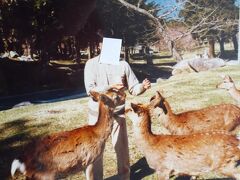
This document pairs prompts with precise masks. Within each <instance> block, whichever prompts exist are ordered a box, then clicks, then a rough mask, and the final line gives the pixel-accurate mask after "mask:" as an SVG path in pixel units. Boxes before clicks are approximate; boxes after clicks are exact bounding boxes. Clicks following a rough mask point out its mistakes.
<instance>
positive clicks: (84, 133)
mask: <svg viewBox="0 0 240 180" xmlns="http://www.w3.org/2000/svg"><path fill="white" fill-rule="evenodd" d="M90 95H91V96H92V98H93V100H94V101H98V102H99V116H98V121H97V123H96V124H95V125H85V126H82V127H79V128H77V129H73V130H70V131H64V132H58V133H55V134H52V135H48V136H45V137H43V138H40V139H37V140H36V141H33V142H31V143H30V144H29V145H27V147H26V149H25V150H24V153H23V155H22V156H20V158H19V159H14V160H13V162H12V165H11V175H12V176H14V174H15V172H16V171H17V170H19V171H20V172H21V173H22V174H24V175H25V176H26V177H27V178H29V179H36V180H54V179H58V178H62V177H66V176H67V175H69V174H73V173H77V172H79V171H82V170H85V169H86V167H87V166H88V165H90V164H92V163H93V162H95V161H96V160H97V159H98V158H99V157H100V155H101V154H102V153H103V150H104V146H105V142H106V140H107V138H108V137H109V135H110V134H111V131H112V126H113V118H112V116H113V111H114V108H115V107H116V106H118V105H119V104H123V103H124V101H125V97H126V94H125V93H124V91H121V90H117V89H115V88H112V89H110V90H108V91H107V92H106V93H98V92H94V91H91V92H90Z"/></svg>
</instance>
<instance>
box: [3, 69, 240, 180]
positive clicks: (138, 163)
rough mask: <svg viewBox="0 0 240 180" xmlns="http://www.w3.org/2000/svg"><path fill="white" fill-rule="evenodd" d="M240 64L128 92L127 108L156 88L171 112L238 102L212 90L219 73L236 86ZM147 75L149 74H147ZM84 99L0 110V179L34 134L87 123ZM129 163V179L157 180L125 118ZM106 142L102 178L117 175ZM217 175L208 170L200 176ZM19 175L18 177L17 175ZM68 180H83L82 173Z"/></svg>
mask: <svg viewBox="0 0 240 180" xmlns="http://www.w3.org/2000/svg"><path fill="white" fill-rule="evenodd" d="M239 72H240V66H239V65H238V66H226V67H223V68H218V69H215V70H211V71H208V72H200V73H190V74H182V75H178V76H173V77H171V78H169V79H167V80H163V81H161V82H159V83H158V84H155V85H153V87H152V88H151V89H150V90H148V91H147V92H145V93H144V94H143V95H140V96H137V97H134V96H131V95H128V96H127V106H129V103H130V102H143V103H144V102H148V101H149V99H150V97H151V96H153V95H154V94H155V92H156V90H161V91H162V93H163V95H164V97H166V99H167V100H168V101H169V103H170V105H171V107H172V109H173V111H174V112H175V113H180V112H184V111H188V110H193V109H199V108H203V107H207V106H210V105H216V104H220V103H233V104H236V102H235V101H234V100H233V99H232V98H231V97H230V95H229V94H228V93H227V92H226V91H225V90H221V89H216V84H217V83H219V82H221V78H220V76H219V75H220V74H228V75H230V76H231V77H232V78H233V80H234V81H235V82H236V86H237V87H238V88H240V73H239ZM150 74H151V73H150ZM87 101H88V98H81V99H75V100H68V101H62V102H56V103H47V104H40V105H30V106H25V107H19V108H14V109H10V110H6V111H0V130H1V134H0V179H10V178H8V177H9V173H10V164H11V161H12V159H13V158H14V157H17V156H18V154H19V153H21V152H22V150H23V147H24V145H25V144H26V143H27V142H29V141H30V140H31V139H32V138H36V137H39V136H43V135H46V134H49V133H53V132H58V131H63V130H71V129H74V128H77V127H79V126H82V125H84V124H86V123H87ZM127 125H128V137H129V150H130V162H131V165H132V174H133V178H132V179H134V180H135V179H136V180H137V179H141V178H142V179H145V180H150V179H156V174H154V172H152V171H151V170H150V169H148V167H147V165H146V162H145V161H144V159H143V155H142V154H141V152H139V151H138V149H137V148H136V145H135V141H134V139H133V132H132V128H131V127H132V126H131V122H130V120H127ZM152 129H153V132H154V133H165V132H166V131H165V130H164V128H162V126H161V123H160V122H159V121H158V120H153V124H152ZM110 141H111V140H110V139H109V140H108V142H107V144H106V148H105V153H104V176H105V178H107V179H108V180H113V179H116V178H115V177H114V175H116V173H117V172H116V158H115V154H114V151H113V148H112V147H111V143H110ZM214 177H217V176H216V175H214V174H208V175H206V176H204V177H203V178H204V179H205V178H214ZM18 179H22V178H21V177H18ZM68 179H81V180H82V179H85V177H84V174H83V173H82V172H80V173H79V174H75V175H73V176H70V177H68Z"/></svg>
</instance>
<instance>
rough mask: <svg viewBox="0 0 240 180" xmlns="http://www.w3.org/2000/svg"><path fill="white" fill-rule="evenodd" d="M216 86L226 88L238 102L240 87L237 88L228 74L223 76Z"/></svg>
mask: <svg viewBox="0 0 240 180" xmlns="http://www.w3.org/2000/svg"><path fill="white" fill-rule="evenodd" d="M217 88H221V89H226V90H227V91H228V92H229V94H230V95H231V96H232V98H233V99H235V100H236V101H237V102H238V104H240V89H237V88H236V86H235V83H234V81H233V80H232V78H231V77H230V76H227V75H226V76H224V77H223V82H222V83H220V84H218V85H217Z"/></svg>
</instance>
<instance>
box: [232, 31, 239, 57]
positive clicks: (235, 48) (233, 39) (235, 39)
mask: <svg viewBox="0 0 240 180" xmlns="http://www.w3.org/2000/svg"><path fill="white" fill-rule="evenodd" d="M232 42H233V47H234V51H235V52H236V53H237V52H238V40H237V37H236V34H234V35H233V36H232Z"/></svg>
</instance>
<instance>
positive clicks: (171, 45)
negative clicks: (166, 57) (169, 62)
mask: <svg viewBox="0 0 240 180" xmlns="http://www.w3.org/2000/svg"><path fill="white" fill-rule="evenodd" d="M118 1H119V2H120V3H121V4H122V5H123V6H125V7H127V8H128V9H131V10H134V11H137V12H139V13H141V14H143V15H145V16H147V17H148V18H150V19H151V20H152V21H153V23H154V25H155V31H154V33H153V36H154V37H158V38H160V37H162V38H163V40H164V41H165V43H166V44H167V45H168V49H169V51H170V52H171V54H172V56H173V57H174V58H175V59H176V60H177V61H180V60H182V57H181V55H180V53H179V52H178V51H177V49H176V47H175V42H174V40H172V39H171V37H170V36H169V35H168V33H167V31H166V29H165V27H164V23H163V22H161V20H162V19H163V18H164V17H166V16H168V15H169V14H171V13H172V12H174V11H175V10H176V9H177V7H173V8H172V9H171V10H169V11H167V12H165V13H163V14H161V15H160V16H154V15H153V14H151V12H149V11H147V10H145V9H142V8H140V7H139V4H140V3H141V0H139V2H138V5H137V6H135V5H133V4H130V3H128V2H126V1H125V0H118Z"/></svg>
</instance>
